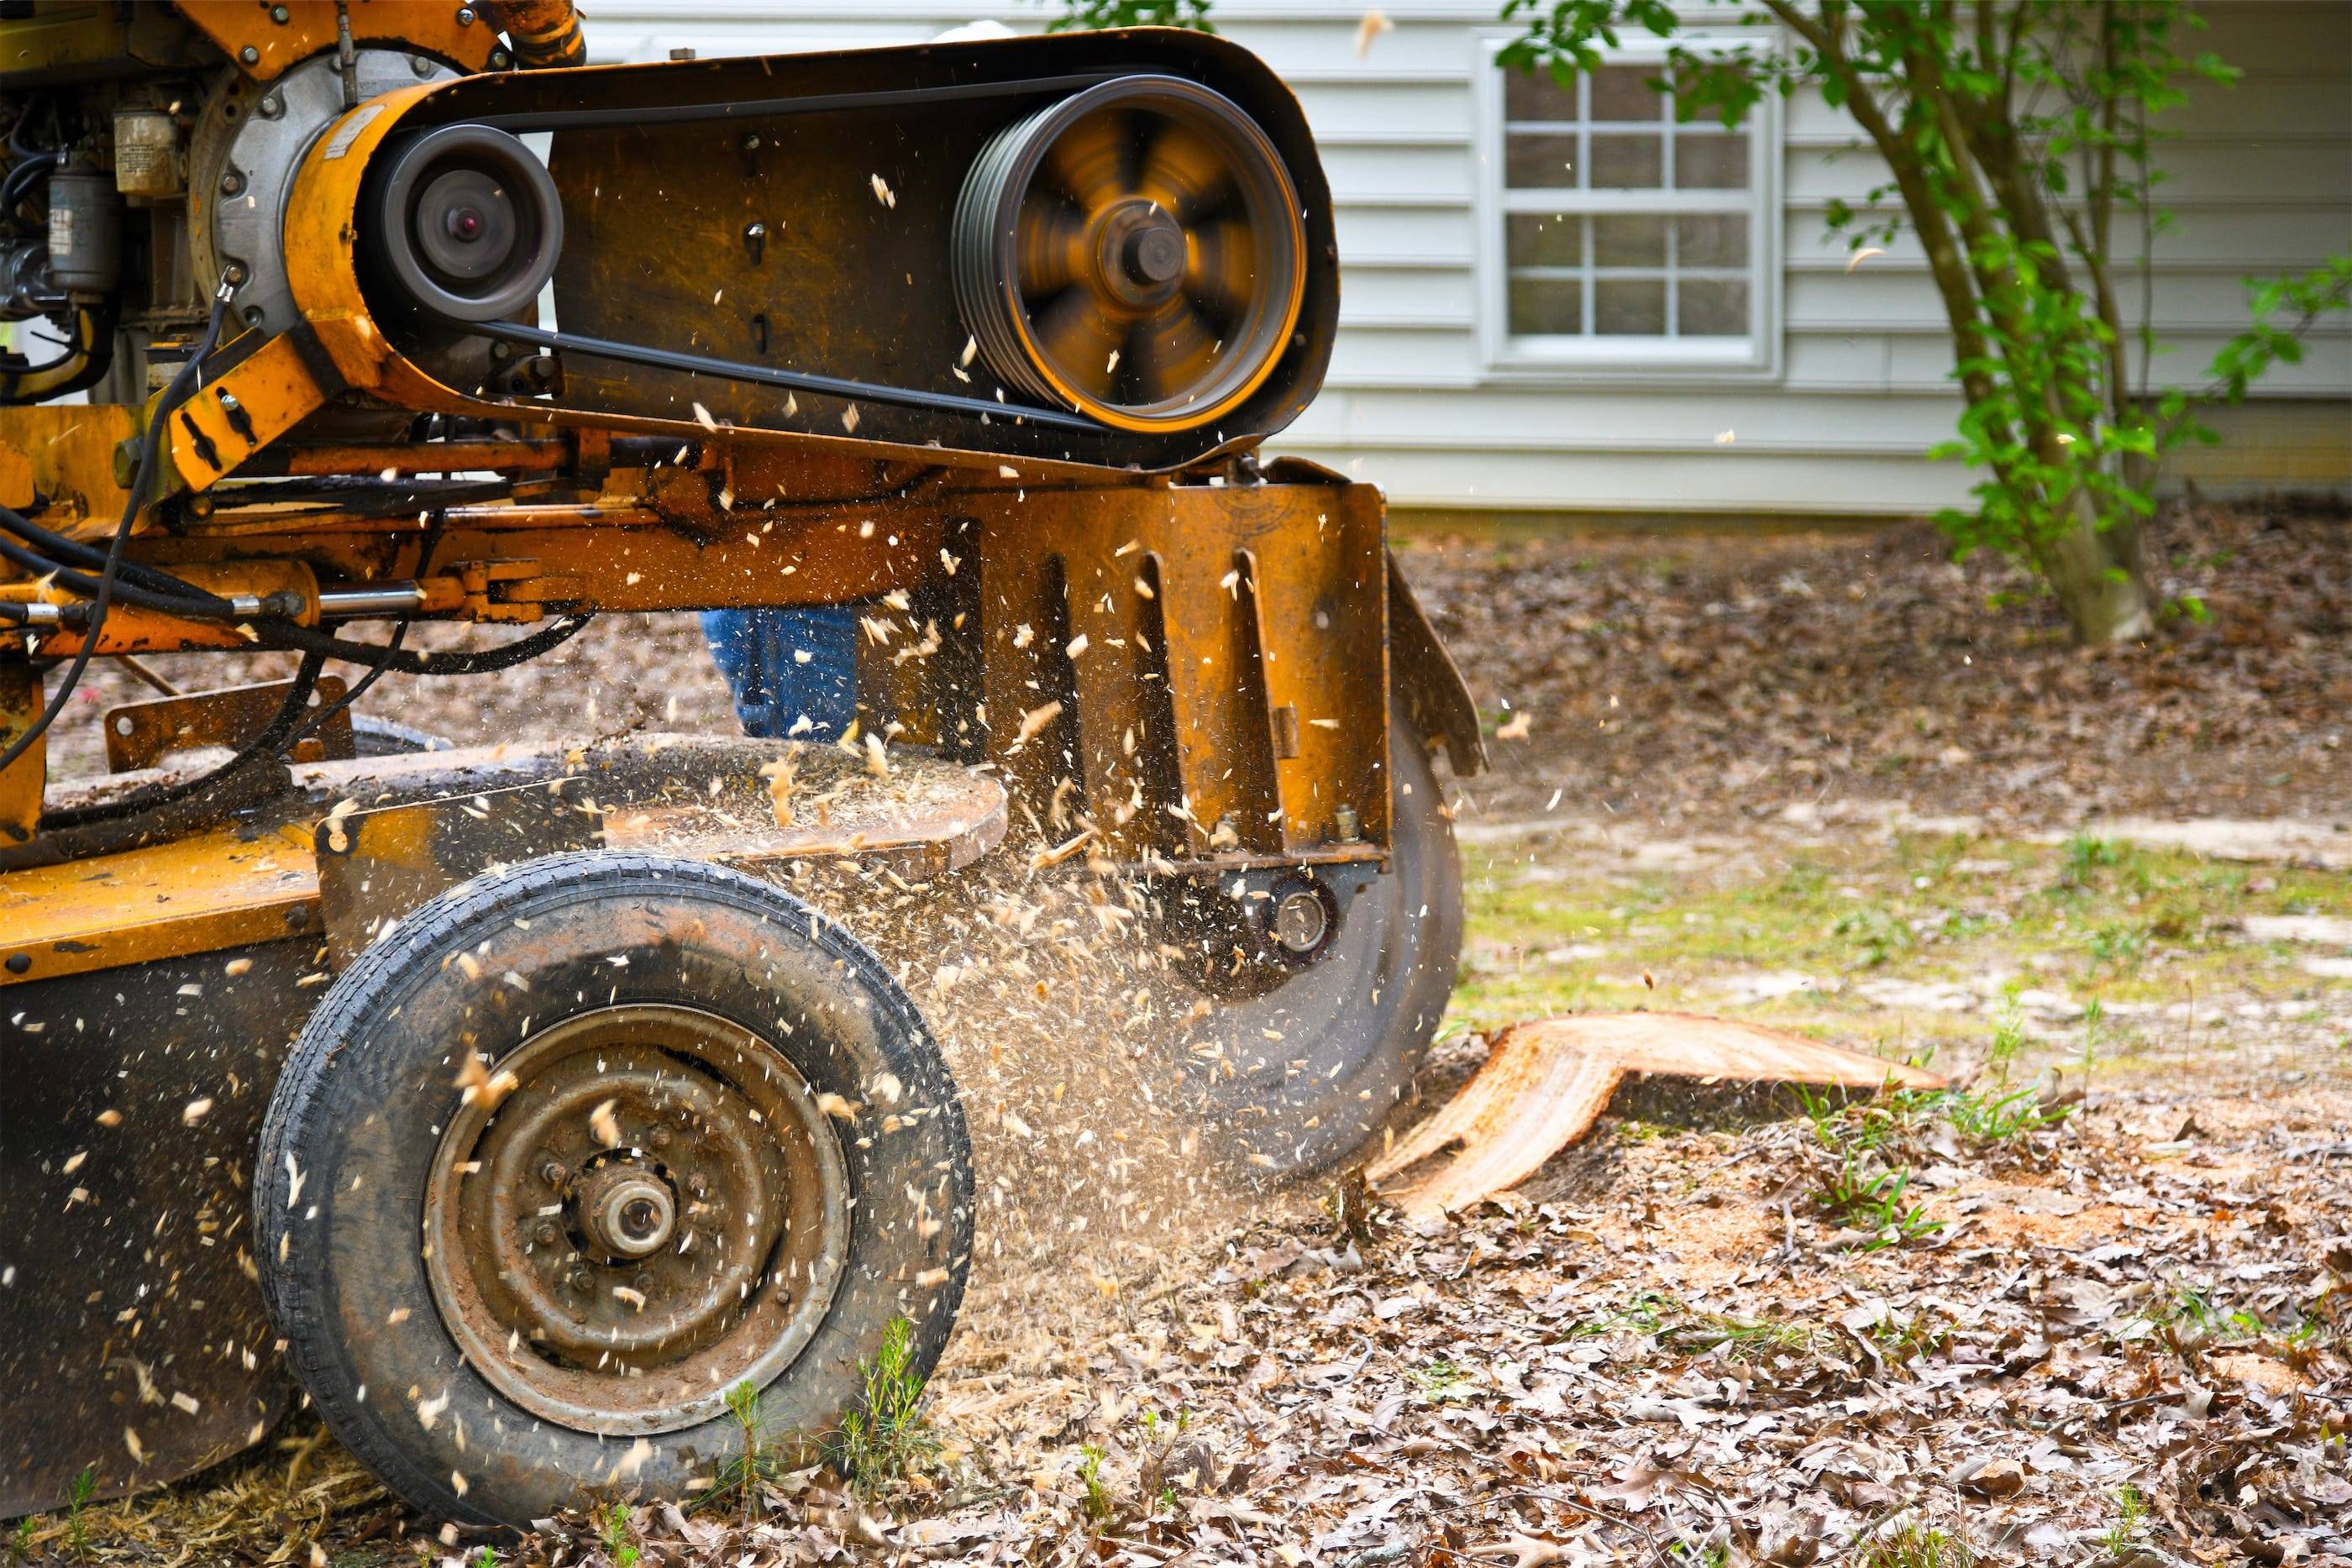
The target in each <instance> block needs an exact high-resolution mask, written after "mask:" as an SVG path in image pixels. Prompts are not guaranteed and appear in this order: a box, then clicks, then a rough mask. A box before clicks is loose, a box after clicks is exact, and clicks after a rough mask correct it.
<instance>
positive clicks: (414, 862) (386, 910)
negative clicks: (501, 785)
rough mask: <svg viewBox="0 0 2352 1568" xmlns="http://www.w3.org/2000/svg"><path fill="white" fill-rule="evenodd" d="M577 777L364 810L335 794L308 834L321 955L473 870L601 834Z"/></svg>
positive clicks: (588, 845)
mask: <svg viewBox="0 0 2352 1568" xmlns="http://www.w3.org/2000/svg"><path fill="white" fill-rule="evenodd" d="M442 755H446V754H442ZM583 784H584V780H583V779H578V778H561V777H559V778H554V779H549V780H547V781H546V782H545V783H539V784H516V785H510V786H509V787H508V788H506V789H485V790H482V791H480V792H478V793H477V794H470V795H453V796H449V797H446V798H445V799H442V800H420V801H416V802H415V803H413V804H407V805H399V806H385V807H380V808H378V809H377V810H367V811H356V810H355V811H349V812H346V811H344V810H342V803H338V805H337V807H336V808H335V810H331V811H330V812H329V813H328V814H327V816H326V817H325V818H324V819H322V820H321V821H320V822H319V824H318V826H317V827H316V828H315V829H313V830H312V838H311V847H312V849H313V850H314V851H315V852H316V853H317V856H318V867H319V911H320V916H321V917H322V918H323V919H324V921H325V923H326V928H327V957H328V961H329V962H330V963H331V965H332V966H333V967H336V968H338V969H340V968H341V967H344V966H345V965H347V964H349V963H350V962H351V961H352V959H353V958H356V957H358V956H359V955H360V954H361V953H362V952H363V951H365V949H366V948H367V946H368V944H370V943H371V942H373V941H374V940H375V939H376V937H377V936H379V935H381V934H382V933H383V931H384V930H385V929H386V928H387V927H389V926H390V925H392V923H394V921H397V920H398V919H399V918H400V917H401V916H403V915H406V914H407V913H408V912H409V911H410V910H412V909H414V908H415V907H416V906H417V905H418V904H423V903H424V902H425V900H426V899H429V898H431V897H432V896H433V895H434V894H437V893H440V892H442V891H443V890H444V889H446V888H451V887H455V886H457V884H458V883H461V882H464V881H466V880H467V878H469V877H472V876H475V875H477V874H478V873H481V872H485V871H488V870H489V869H490V868H492V867H494V866H501V865H513V864H516V863H517V862H522V861H530V860H537V859H539V858H540V857H541V856H543V855H551V854H556V853H558V852H562V851H564V850H584V849H593V848H594V847H595V846H596V845H598V844H600V843H602V842H603V841H604V833H603V831H602V830H601V828H600V827H599V826H598V823H597V819H596V814H595V812H594V811H593V810H590V809H588V808H587V807H585V806H583V804H582V803H581V798H582V797H583V796H584V794H585V793H586V791H585V789H583V787H582V786H583Z"/></svg>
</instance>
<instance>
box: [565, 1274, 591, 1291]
mask: <svg viewBox="0 0 2352 1568" xmlns="http://www.w3.org/2000/svg"><path fill="white" fill-rule="evenodd" d="M563 1282H564V1283H565V1284H566V1285H568V1286H570V1287H571V1288H572V1290H575V1291H585V1290H586V1289H587V1288H588V1287H589V1286H590V1285H592V1284H593V1283H595V1281H593V1280H591V1279H589V1277H588V1270H585V1269H574V1270H572V1272H571V1273H570V1274H569V1275H567V1276H566V1277H565V1279H564V1281H563Z"/></svg>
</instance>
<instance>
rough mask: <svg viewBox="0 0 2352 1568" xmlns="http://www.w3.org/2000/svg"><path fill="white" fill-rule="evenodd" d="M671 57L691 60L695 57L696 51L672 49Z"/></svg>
mask: <svg viewBox="0 0 2352 1568" xmlns="http://www.w3.org/2000/svg"><path fill="white" fill-rule="evenodd" d="M669 57H670V58H671V59H674V60H690V59H692V58H694V51H693V50H692V49H672V50H671V51H670V52H669Z"/></svg>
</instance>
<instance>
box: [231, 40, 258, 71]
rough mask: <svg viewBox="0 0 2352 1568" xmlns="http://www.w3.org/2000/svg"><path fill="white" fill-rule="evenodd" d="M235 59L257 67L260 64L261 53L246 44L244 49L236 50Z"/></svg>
mask: <svg viewBox="0 0 2352 1568" xmlns="http://www.w3.org/2000/svg"><path fill="white" fill-rule="evenodd" d="M236 57H237V58H238V59H240V60H243V61H244V62H245V63H246V64H247V65H249V66H257V65H259V64H260V63H261V51H260V50H259V49H257V48H255V47H253V46H252V45H251V44H247V45H246V46H245V47H243V48H241V49H239V50H237V52H236Z"/></svg>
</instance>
